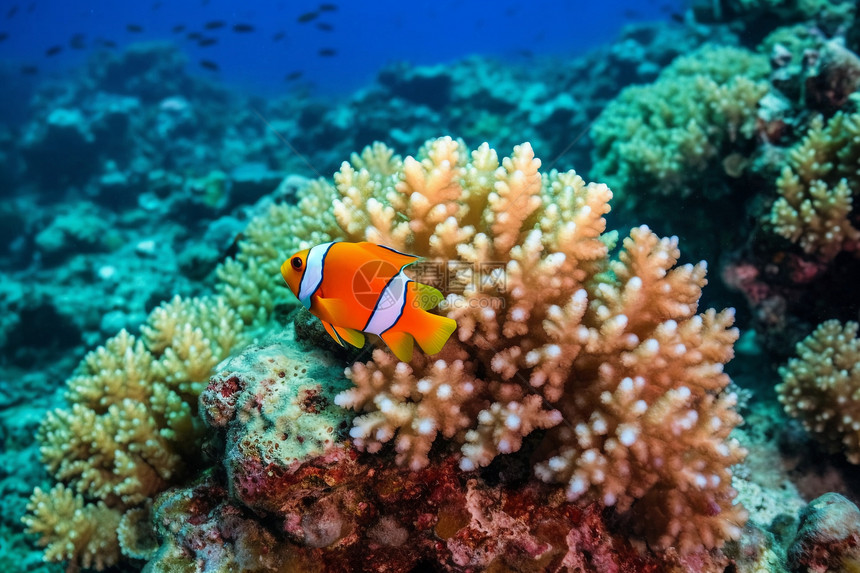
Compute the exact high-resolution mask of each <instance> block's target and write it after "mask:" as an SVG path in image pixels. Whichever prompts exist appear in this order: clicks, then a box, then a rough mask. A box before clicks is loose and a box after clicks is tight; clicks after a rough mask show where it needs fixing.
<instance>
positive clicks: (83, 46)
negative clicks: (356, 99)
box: [0, 0, 682, 97]
mask: <svg viewBox="0 0 860 573" xmlns="http://www.w3.org/2000/svg"><path fill="white" fill-rule="evenodd" d="M681 4H682V3H681V2H678V1H677V0H648V1H644V2H643V1H636V0H614V1H609V2H592V1H584V0H563V1H558V0H535V1H532V2H529V3H522V2H493V3H484V2H474V1H466V0H446V1H433V2H408V3H406V2H399V1H395V0H380V1H375V2H358V1H346V2H332V3H326V2H322V3H321V2H307V1H302V2H292V1H288V0H270V1H260V0H257V1H252V2H236V1H232V0H190V1H180V2H169V1H160V0H144V1H142V2H126V1H122V0H98V1H87V2H67V1H63V0H23V1H13V2H6V3H4V4H3V8H2V9H0V34H2V37H3V38H4V40H3V41H2V43H0V66H2V67H3V68H6V69H7V70H15V69H21V68H24V69H25V70H29V71H30V72H32V70H33V69H34V68H35V69H37V70H38V71H37V72H32V74H33V75H32V76H31V75H27V76H26V78H25V79H26V80H27V81H28V82H33V81H37V79H36V78H40V77H46V76H47V77H57V76H59V75H60V74H63V73H65V72H68V71H69V70H71V69H74V68H75V67H76V66H79V65H81V64H82V63H83V62H84V61H85V60H86V58H87V57H88V55H89V54H90V53H91V52H92V51H93V50H106V49H110V50H114V49H116V50H121V49H122V48H123V47H124V46H126V45H128V44H130V43H133V42H140V41H152V40H168V41H172V42H175V43H176V44H177V45H179V46H180V47H181V49H182V50H183V51H184V52H185V53H186V54H187V56H188V59H189V66H191V68H192V69H194V70H196V71H197V73H200V74H202V75H206V76H209V77H212V78H217V79H218V80H220V81H223V82H225V83H228V84H231V85H233V86H237V87H241V88H245V89H249V90H252V91H253V92H255V93H261V94H265V95H277V94H279V93H282V92H283V91H284V90H285V89H287V88H288V87H289V86H290V84H291V83H294V82H296V81H300V82H302V83H311V84H313V85H314V86H315V87H316V88H317V89H318V90H319V91H320V92H322V93H340V94H342V93H345V92H348V91H349V90H353V89H355V88H357V87H359V86H361V85H363V84H364V83H366V82H368V81H369V80H371V79H372V78H373V76H374V74H375V73H376V72H377V71H378V70H379V68H380V67H381V66H384V65H385V64H387V63H390V62H395V61H407V62H410V63H412V64H434V63H444V62H450V61H452V60H454V59H457V58H462V57H464V56H466V55H469V54H484V55H489V56H494V57H497V58H502V59H508V60H511V61H519V62H522V61H523V60H525V59H527V58H529V57H531V56H533V55H541V54H559V55H576V54H581V53H582V52H583V51H585V50H588V49H591V48H594V47H595V46H597V45H599V44H601V43H605V42H608V41H610V40H612V39H613V38H614V37H615V36H616V35H617V33H618V31H619V30H620V28H621V26H623V25H624V24H627V23H630V22H635V21H655V20H661V19H662V20H667V19H669V18H670V16H671V15H672V14H677V13H678V11H679V9H680V8H681ZM236 25H239V28H238V30H239V31H235V30H234V27H235V26H236ZM189 35H190V36H191V37H190V38H189ZM201 62H207V63H204V64H202V65H201ZM216 66H217V71H216V70H215V68H216ZM27 73H28V72H26V71H25V74H27ZM8 87H9V88H14V86H8ZM6 97H10V96H9V94H7V96H6Z"/></svg>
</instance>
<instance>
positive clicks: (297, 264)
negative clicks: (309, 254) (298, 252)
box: [290, 257, 302, 271]
mask: <svg viewBox="0 0 860 573" xmlns="http://www.w3.org/2000/svg"><path fill="white" fill-rule="evenodd" d="M290 265H291V266H292V267H293V268H294V269H296V270H297V271H298V270H301V268H302V258H301V257H293V259H292V260H291V261H290Z"/></svg>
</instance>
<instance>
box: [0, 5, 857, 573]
mask: <svg viewBox="0 0 860 573" xmlns="http://www.w3.org/2000/svg"><path fill="white" fill-rule="evenodd" d="M678 20H680V21H679V22H671V23H664V24H653V25H633V26H630V27H628V28H627V29H625V31H624V33H623V34H622V37H621V38H619V39H618V41H617V42H616V43H614V44H612V45H610V46H608V47H605V48H601V49H599V50H597V51H595V52H593V53H591V54H589V55H586V56H583V57H581V58H577V59H575V60H572V61H546V62H544V61H536V62H535V63H534V65H532V66H529V67H528V68H522V69H521V68H517V67H516V66H512V65H509V64H505V65H503V64H501V63H498V62H495V61H491V60H488V59H484V58H481V57H471V58H469V59H466V60H463V61H460V62H457V63H454V64H452V65H450V66H445V67H441V66H438V67H437V66H434V67H418V68H415V67H409V66H407V65H395V66H391V67H389V68H386V69H384V70H383V71H381V72H380V74H379V76H378V78H377V80H376V81H375V82H374V83H373V84H372V85H370V86H368V87H367V88H365V89H362V90H360V91H358V92H356V93H355V94H353V95H352V96H350V97H348V98H345V99H343V100H342V101H340V102H339V103H334V104H323V103H321V102H319V101H316V100H315V99H314V98H313V97H311V96H309V95H304V96H301V97H291V98H289V99H283V100H269V101H257V100H254V101H250V100H248V99H245V98H244V96H241V95H238V94H234V93H229V92H226V91H223V90H222V89H221V88H219V87H217V86H213V85H211V84H209V83H207V82H204V81H201V80H199V79H195V78H193V77H192V76H189V75H187V74H186V72H185V70H184V63H183V57H182V55H181V54H180V53H179V52H178V51H177V50H176V49H175V48H173V47H171V46H170V45H164V44H145V45H136V46H133V47H130V48H128V49H126V50H124V51H122V52H121V53H117V54H101V55H97V56H94V57H93V58H92V60H91V61H90V63H89V64H88V65H87V67H86V68H84V69H83V70H81V72H80V73H79V75H78V76H77V77H76V79H74V80H67V81H65V82H64V83H62V84H58V85H48V86H46V87H45V88H44V89H42V90H40V91H39V92H38V94H37V95H36V96H35V97H34V99H33V101H32V105H31V116H32V120H31V121H30V122H29V123H27V124H25V125H23V126H22V127H20V128H12V127H3V128H2V133H0V154H2V155H3V158H4V159H3V162H2V167H0V181H2V185H3V186H5V187H8V188H13V189H20V192H16V193H15V194H13V195H12V196H11V197H7V198H5V199H3V200H2V203H0V217H2V221H3V224H2V226H0V227H2V229H0V240H2V242H3V245H4V248H5V255H4V259H3V262H2V264H3V266H4V273H3V275H2V278H0V305H2V307H3V313H2V319H0V350H1V351H2V360H3V363H4V365H5V371H4V374H3V377H4V388H7V389H5V390H4V392H3V394H4V395H3V396H2V397H0V400H2V402H0V403H1V404H2V405H3V410H2V411H0V415H2V418H0V419H2V421H3V423H2V425H0V437H2V439H3V444H4V449H3V451H2V452H0V460H2V462H3V463H2V464H0V478H2V481H0V493H2V501H0V504H2V507H3V512H2V518H0V519H2V521H0V530H2V534H3V535H2V537H0V564H2V565H3V566H5V568H6V569H7V570H10V571H18V570H33V571H36V570H43V571H61V570H63V569H65V570H67V571H75V570H79V569H89V570H96V571H137V570H145V571H148V572H192V571H319V572H328V571H332V572H338V571H344V572H348V571H389V572H403V573H407V572H410V571H457V572H477V571H520V572H530V571H552V572H557V571H582V572H585V571H609V572H620V571H652V572H658V571H677V572H681V571H703V572H730V571H736V572H764V571H777V572H781V571H786V572H788V571H791V572H823V571H860V510H858V509H857V507H856V505H855V503H854V502H855V501H856V500H857V499H858V497H860V480H858V477H860V469H858V467H857V465H856V464H857V463H858V462H860V339H858V328H860V327H859V326H858V320H860V315H858V311H859V310H860V297H858V291H857V288H856V285H857V280H858V278H860V263H858V256H860V217H858V215H857V210H856V209H855V206H854V201H855V199H856V198H857V196H858V195H860V57H858V55H857V52H858V50H860V20H858V19H857V18H856V14H855V6H854V3H853V2H840V1H839V0H830V1H825V0H820V1H815V0H807V1H803V2H780V1H778V0H772V1H735V0H723V1H716V2H703V3H701V4H698V3H697V4H696V5H694V6H693V7H692V8H691V9H689V10H688V11H687V12H686V13H685V14H684V15H682V16H679V18H678ZM633 84H635V85H633ZM625 86H627V87H625ZM237 110H238V111H237ZM253 110H256V112H255V111H253ZM258 114H259V115H258ZM260 116H263V117H265V118H266V120H267V121H268V122H269V126H267V125H266V124H264V123H262V122H261V121H260ZM348 118H351V119H348ZM592 121H593V124H592V125H591V127H590V132H589V137H586V138H584V139H578V140H577V139H575V135H576V133H578V132H580V131H583V130H584V129H585V128H586V127H587V126H588V125H589V123H591V122H592ZM271 128H274V130H277V132H282V133H296V132H300V133H302V141H303V142H305V143H306V145H307V147H308V149H306V150H305V151H306V153H307V157H306V159H307V163H305V162H304V161H303V159H302V158H300V157H299V156H297V155H295V154H293V153H292V151H290V149H289V148H288V147H287V146H285V145H284V144H283V142H282V141H280V140H279V139H278V137H277V135H276V134H275V131H273V130H272V129H271ZM571 141H574V143H573V144H571ZM486 142H489V143H486ZM539 157H540V159H539ZM308 165H312V166H314V168H316V169H319V170H321V172H323V174H324V175H325V174H326V173H331V172H333V173H334V176H333V177H327V176H318V177H315V178H313V179H308V178H306V177H304V176H302V175H301V174H306V175H310V173H308V172H307V169H308ZM219 166H223V167H224V170H223V171H221V170H218V169H217V167H219ZM570 166H574V167H576V171H574V170H572V169H570ZM314 175H319V174H318V173H317V174H314ZM589 181H590V182H589ZM332 241H342V242H344V243H345V245H343V246H342V247H339V248H342V249H365V250H362V251H361V253H363V254H361V257H365V256H368V255H367V253H369V252H381V251H373V250H372V249H371V250H367V249H370V247H358V246H356V244H359V243H371V244H373V245H382V246H384V247H387V248H388V249H394V250H396V251H400V252H402V253H408V254H411V255H415V256H417V257H420V260H418V261H416V262H415V263H414V264H412V265H410V266H407V267H405V268H404V269H403V272H404V273H406V275H407V276H408V277H409V278H410V279H412V281H413V282H410V283H404V285H407V284H408V285H412V286H404V287H403V288H404V289H406V290H405V291H404V292H406V291H408V289H415V292H419V291H420V292H422V293H424V294H427V295H428V296H429V297H430V298H429V300H424V301H423V302H421V303H420V304H421V307H422V308H421V309H413V310H414V311H415V312H421V313H428V312H429V313H433V314H435V315H438V316H435V317H433V316H432V315H430V316H431V317H432V318H433V320H432V321H430V322H434V321H435V322H434V324H450V323H451V321H455V322H456V329H454V330H453V332H450V331H446V333H445V336H448V335H449V334H450V338H448V339H447V342H445V344H444V345H443V346H441V345H440V346H441V348H439V347H438V346H437V345H431V344H427V345H425V344H424V343H423V342H425V340H423V338H422V337H423V333H422V332H416V331H414V330H413V331H412V332H413V333H414V335H415V336H414V337H415V338H416V340H417V341H418V344H416V346H415V349H414V351H413V352H412V353H411V355H410V354H408V353H405V352H401V350H403V347H401V346H399V345H400V344H406V343H410V344H411V338H409V339H408V340H406V339H404V338H402V336H401V337H399V338H398V337H390V338H389V339H385V341H386V342H387V343H388V344H386V343H383V342H381V341H380V340H378V339H377V338H375V337H374V336H372V335H371V334H367V336H366V340H362V338H361V337H360V336H359V334H358V331H359V330H364V331H367V332H374V331H373V329H372V328H370V326H371V322H372V321H371V320H370V319H368V322H367V326H368V328H363V329H362V328H357V327H356V326H355V325H352V326H350V324H351V323H349V321H347V320H341V319H340V318H338V317H341V318H342V317H343V315H342V314H340V313H342V312H343V311H344V307H343V306H338V305H340V304H341V303H339V302H338V301H336V300H332V299H328V300H324V301H320V300H317V299H318V298H321V297H322V298H325V297H323V296H322V294H319V295H316V294H314V297H310V295H309V294H308V293H309V292H310V291H303V290H302V288H301V284H299V283H296V281H297V280H298V281H300V280H304V279H302V278H301V277H300V276H296V277H293V278H291V277H292V275H290V272H291V271H289V265H291V264H292V263H291V262H290V261H291V260H292V258H291V257H292V256H293V254H294V253H296V254H297V255H299V256H300V258H301V259H302V260H300V261H299V262H298V263H295V266H294V267H293V268H295V269H300V270H302V272H304V269H305V268H306V266H307V268H310V262H311V259H314V261H315V263H314V264H317V263H318V264H319V266H318V267H315V268H318V269H320V272H321V273H325V272H326V271H328V273H329V278H328V280H329V281H331V280H334V277H342V276H344V274H343V273H344V271H343V265H345V264H346V262H345V260H346V259H344V258H343V257H334V256H333V257H332V258H331V259H329V260H324V259H323V258H322V257H318V256H317V255H319V253H320V251H314V250H311V251H310V253H311V254H309V253H307V252H305V250H306V249H311V248H312V247H314V246H318V245H326V244H328V243H330V242H332ZM314 252H316V253H317V255H312V253H314ZM344 252H346V251H344ZM350 252H353V253H358V251H350ZM387 252H388V253H390V252H391V251H387ZM303 253H304V254H303ZM356 256H358V255H356ZM387 257H389V255H385V256H380V257H377V258H374V257H371V258H370V259H369V260H368V261H367V262H368V263H369V264H370V263H373V262H374V261H376V262H380V261H381V262H385V261H387V260H388V258H387ZM397 257H400V255H398V256H397ZM396 260H397V261H400V262H399V263H397V264H396V265H395V267H394V269H395V270H394V271H391V272H390V273H389V274H388V275H376V279H375V282H373V281H371V282H370V283H369V284H370V285H371V286H370V287H368V288H370V289H371V290H370V291H368V292H369V293H370V294H372V295H373V296H374V297H376V298H374V300H377V299H378V300H381V298H379V296H378V295H379V294H380V293H382V292H383V290H384V289H383V288H382V286H385V288H388V287H387V285H388V283H389V281H388V279H391V278H392V277H393V276H394V274H395V273H396V271H398V270H400V267H401V266H402V265H403V264H404V263H403V261H401V260H400V258H397V259H396ZM362 261H364V259H362ZM410 261H411V259H410ZM389 264H391V263H390V261H389ZM282 265H284V267H283V268H284V269H285V270H284V276H285V277H287V282H288V283H289V284H288V285H285V284H284V280H283V279H282V278H281V269H282ZM325 265H331V266H329V267H326V266H325ZM335 265H340V267H335ZM309 276H310V275H309ZM381 278H385V279H386V280H385V281H382V282H383V283H384V284H383V285H382V286H380V285H379V284H378V283H380V279H381ZM309 280H310V279H309ZM291 281H292V282H291ZM323 281H324V279H323V278H322V275H321V276H320V278H319V284H321V285H323V287H322V288H323V289H324V290H323V291H320V293H324V292H329V293H331V292H333V290H332V288H331V287H330V286H329V287H325V286H324V285H325V283H324V282H323ZM293 283H296V284H293ZM329 284H331V283H329ZM373 285H376V286H373ZM418 285H427V286H426V287H422V286H418ZM353 286H354V288H355V289H359V288H363V287H361V285H360V284H359V283H357V282H356V283H355V284H354V285H353ZM338 287H339V288H340V289H341V290H340V291H338V292H345V291H343V290H342V289H343V285H340V284H339V285H338ZM326 288H328V289H329V290H327V291H326V290H325V289H326ZM374 289H375V290H374ZM436 289H438V292H441V293H442V294H441V295H439V296H437V295H436V294H435V293H436V292H437V291H436ZM291 291H292V292H291ZM385 292H388V291H385ZM409 292H412V291H409ZM294 293H296V294H294ZM428 293H429V294H428ZM296 295H298V296H299V297H300V298H302V299H303V300H302V301H301V302H300V301H299V299H298V298H297V296H296ZM309 297H310V298H309ZM443 297H444V298H443ZM303 303H304V304H303ZM306 307H308V308H309V309H310V311H309V310H308V308H306ZM370 308H374V307H373V306H371V307H370ZM321 309H322V310H321ZM325 309H335V310H331V311H330V312H329V311H328V310H325ZM347 310H348V309H347ZM314 315H315V316H314ZM405 315H406V314H405V313H404V316H405ZM368 316H369V315H368ZM422 316H423V315H422ZM443 317H444V319H443ZM394 318H396V319H398V320H400V319H401V318H402V317H392V320H393V319H394ZM437 319H438V320H437ZM403 320H404V322H403V323H400V324H404V325H405V324H406V322H407V319H406V318H403ZM422 320H423V319H422ZM428 320H429V319H428ZM321 321H322V322H321ZM418 322H420V321H418ZM418 322H410V323H409V324H411V325H413V326H414V324H417V323H418ZM48 325H49V326H48ZM410 328H412V326H410ZM404 331H406V332H409V330H408V329H407V328H406V327H405V326H404ZM382 334H383V338H385V336H386V335H385V333H384V332H383V333H382ZM410 336H411V335H410ZM344 342H347V343H349V344H343V343H344ZM389 347H394V349H395V351H396V352H397V356H400V357H401V358H403V359H404V360H408V361H401V360H400V359H398V358H397V357H396V356H395V354H394V353H392V351H391V349H390V348H389ZM421 348H424V350H429V353H425V352H423V351H422V350H421ZM86 350H88V351H86ZM81 356H83V358H82V359H80V357H81ZM78 359H80V362H79V364H78V365H77V366H75V362H76V361H77V360H78ZM63 379H65V380H66V382H65V384H64V385H62V384H60V381H61V380H63ZM55 390H56V391H55ZM34 435H35V442H34V441H33V436H34Z"/></svg>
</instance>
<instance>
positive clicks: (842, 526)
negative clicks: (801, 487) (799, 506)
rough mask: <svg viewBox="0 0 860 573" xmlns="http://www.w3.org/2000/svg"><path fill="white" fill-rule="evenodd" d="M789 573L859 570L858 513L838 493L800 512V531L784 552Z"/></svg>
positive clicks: (821, 499)
mask: <svg viewBox="0 0 860 573" xmlns="http://www.w3.org/2000/svg"><path fill="white" fill-rule="evenodd" d="M788 566H789V570H790V571H792V572H793V573H795V572H796V573H824V572H825V571H857V570H858V569H860V510H858V509H857V506H856V505H854V504H853V503H851V501H849V500H848V499H847V498H846V497H844V496H842V495H840V494H838V493H826V494H824V495H822V496H821V497H819V498H817V499H814V500H812V501H811V502H810V503H809V505H807V506H806V507H805V508H804V509H803V511H801V512H800V527H799V529H798V531H797V535H796V536H795V538H794V541H793V542H792V544H791V546H790V547H789V548H788Z"/></svg>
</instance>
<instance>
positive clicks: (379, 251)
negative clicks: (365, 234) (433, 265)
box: [356, 242, 421, 269]
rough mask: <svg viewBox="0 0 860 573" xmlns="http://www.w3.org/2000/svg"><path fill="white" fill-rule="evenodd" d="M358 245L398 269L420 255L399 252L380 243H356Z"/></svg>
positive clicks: (409, 263) (412, 261) (415, 259)
mask: <svg viewBox="0 0 860 573" xmlns="http://www.w3.org/2000/svg"><path fill="white" fill-rule="evenodd" d="M356 245H358V246H359V247H361V248H362V249H364V250H365V251H367V252H368V253H369V254H370V255H372V256H373V257H374V258H377V259H381V260H383V261H386V262H388V263H391V264H392V265H394V266H395V267H397V268H398V269H402V268H403V267H405V266H407V265H411V264H412V263H414V262H416V261H417V260H418V259H420V258H421V257H419V256H417V255H409V254H407V253H401V252H400V251H397V250H394V249H392V248H391V247H385V246H382V245H377V244H376V243H367V242H365V243H356Z"/></svg>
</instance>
